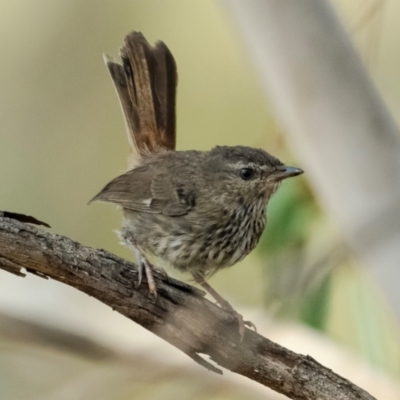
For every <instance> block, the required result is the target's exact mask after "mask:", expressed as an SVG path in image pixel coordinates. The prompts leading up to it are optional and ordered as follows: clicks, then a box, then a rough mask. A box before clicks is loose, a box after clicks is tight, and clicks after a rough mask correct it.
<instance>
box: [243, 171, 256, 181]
mask: <svg viewBox="0 0 400 400" xmlns="http://www.w3.org/2000/svg"><path fill="white" fill-rule="evenodd" d="M253 176H254V169H252V168H242V169H241V170H240V177H241V178H242V179H243V180H244V181H248V180H250V179H251V178H252V177H253Z"/></svg>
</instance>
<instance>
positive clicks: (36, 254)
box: [0, 214, 373, 400]
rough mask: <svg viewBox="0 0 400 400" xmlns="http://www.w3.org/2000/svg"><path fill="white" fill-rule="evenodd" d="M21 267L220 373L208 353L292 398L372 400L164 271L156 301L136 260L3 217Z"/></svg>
mask: <svg viewBox="0 0 400 400" xmlns="http://www.w3.org/2000/svg"><path fill="white" fill-rule="evenodd" d="M3 215H4V214H3ZM22 268H24V269H25V270H26V271H28V272H31V273H34V274H35V275H38V276H41V277H43V278H51V279H54V280H57V281H59V282H62V283H65V284H66V285H69V286H72V287H74V288H76V289H77V290H80V291H81V292H83V293H86V294H88V295H89V296H93V297H95V298H96V299H98V300H99V301H101V302H103V303H104V304H106V305H108V306H110V307H112V309H113V310H115V311H118V312H119V313H120V314H122V315H124V316H125V317H127V318H129V319H131V320H132V321H134V322H136V323H138V324H139V325H141V326H143V327H144V328H146V329H147V330H149V331H151V332H153V333H154V334H156V335H157V336H159V337H160V338H162V339H164V340H165V341H167V342H168V343H170V344H172V345H173V346H175V347H177V348H178V349H179V350H181V351H183V352H184V353H186V354H187V355H188V356H189V357H191V358H192V359H193V360H194V361H196V362H197V363H199V364H200V365H202V366H204V367H206V368H208V369H209V370H211V371H214V372H217V373H221V371H220V369H218V368H217V367H215V366H214V364H212V363H210V362H209V361H206V360H205V359H204V358H203V357H202V355H208V356H210V358H211V360H212V361H214V362H215V363H216V364H218V365H220V366H221V367H224V368H227V369H229V370H231V371H233V372H236V373H238V374H241V375H243V376H246V377H248V378H250V379H252V380H254V381H256V382H259V383H261V384H263V385H265V386H268V387H270V388H271V389H274V390H276V391H277V392H280V393H283V394H285V395H286V396H288V397H289V398H291V399H299V400H300V399H308V400H313V399H315V400H317V399H318V400H324V399H326V400H328V399H333V398H337V399H340V398H343V399H344V398H345V399H348V400H356V399H357V400H371V399H373V397H372V396H371V395H369V394H368V393H367V392H365V391H364V390H362V389H360V388H359V387H357V386H356V385H354V384H352V383H351V382H349V381H348V380H346V379H344V378H342V377H340V376H339V375H337V374H335V373H334V372H332V371H331V370H329V369H328V368H325V367H323V366H322V365H320V364H319V363H318V362H317V361H315V360H314V359H313V358H311V357H309V356H303V355H300V354H296V353H294V352H292V351H290V350H287V349H285V348H284V347H281V346H279V345H278V344H276V343H273V342H271V341H270V340H268V339H266V338H264V337H263V336H261V335H259V334H257V333H255V332H253V331H250V330H246V333H245V336H244V339H243V341H242V342H240V341H239V333H238V327H237V319H236V316H233V315H231V314H229V313H228V312H226V311H225V310H223V309H221V308H219V307H217V306H216V305H215V304H213V303H211V302H210V301H208V300H207V299H205V298H204V293H203V292H202V291H201V290H199V289H196V288H194V287H192V286H190V285H188V284H185V283H183V282H180V281H178V280H175V279H172V278H167V277H165V276H164V274H162V273H157V274H156V281H157V288H158V294H159V299H158V301H157V303H156V304H155V303H154V299H153V297H152V296H151V295H150V294H149V292H148V289H147V285H141V286H140V287H139V289H136V288H135V286H134V282H136V281H137V268H136V266H135V265H134V264H132V263H129V262H127V261H125V260H123V259H121V258H119V257H117V256H115V255H113V254H111V253H108V252H106V251H104V250H96V249H92V248H89V247H85V246H83V245H81V244H79V243H77V242H74V241H72V240H70V239H68V238H66V237H63V236H59V235H55V234H52V233H48V232H44V231H42V230H38V229H37V228H36V227H33V226H31V225H28V224H25V223H22V222H20V221H18V220H14V219H10V218H6V217H3V216H1V217H0V269H3V270H5V271H8V272H11V273H14V274H16V275H19V276H24V274H23V273H22V272H21V269H22ZM132 340H135V339H134V338H132Z"/></svg>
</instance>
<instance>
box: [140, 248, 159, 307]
mask: <svg viewBox="0 0 400 400" xmlns="http://www.w3.org/2000/svg"><path fill="white" fill-rule="evenodd" d="M137 262H138V281H137V283H136V285H135V287H136V289H137V288H138V287H139V286H140V285H141V283H142V280H143V271H144V273H145V274H146V278H147V285H148V287H149V292H150V293H151V294H152V295H153V296H154V300H155V301H157V286H156V282H155V280H154V275H153V266H152V265H151V264H150V263H149V261H148V260H147V258H146V257H144V256H141V257H139V259H138V260H137Z"/></svg>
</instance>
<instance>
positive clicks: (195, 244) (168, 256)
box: [123, 205, 266, 274]
mask: <svg viewBox="0 0 400 400" xmlns="http://www.w3.org/2000/svg"><path fill="white" fill-rule="evenodd" d="M125 216H126V217H127V220H128V221H127V222H126V223H125V224H124V227H123V230H129V231H130V233H131V234H132V235H133V236H134V237H135V240H136V241H137V244H138V245H139V246H140V247H141V248H142V250H143V251H145V252H149V253H152V254H153V255H155V256H156V257H158V258H160V259H161V260H163V261H164V262H167V263H168V264H170V265H171V266H173V267H175V268H178V269H180V270H181V271H187V272H192V273H193V272H195V271H196V270H201V271H202V272H203V273H205V274H208V273H213V272H215V271H216V270H218V269H220V268H224V267H229V266H232V265H234V264H236V263H237V262H238V261H240V260H242V259H243V258H244V257H246V256H247V255H248V254H249V253H250V252H251V251H252V250H253V249H254V248H255V246H256V245H257V243H258V241H259V239H260V237H261V234H262V232H263V230H264V227H265V222H266V220H265V206H264V205H263V206H262V207H258V208H256V207H253V208H252V207H247V208H243V209H238V210H234V211H232V212H231V214H228V215H227V216H226V218H225V219H223V220H219V221H216V220H215V219H212V218H210V219H209V220H205V219H201V218H199V219H198V221H197V222H193V221H191V220H189V219H187V218H182V217H168V216H165V215H162V214H152V215H149V214H147V215H143V214H142V213H140V212H129V213H128V214H126V215H125Z"/></svg>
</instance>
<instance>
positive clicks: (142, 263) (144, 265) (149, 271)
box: [122, 234, 157, 300]
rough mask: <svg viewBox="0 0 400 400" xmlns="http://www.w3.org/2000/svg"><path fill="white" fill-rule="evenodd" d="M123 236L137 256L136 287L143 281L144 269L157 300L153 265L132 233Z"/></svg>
mask: <svg viewBox="0 0 400 400" xmlns="http://www.w3.org/2000/svg"><path fill="white" fill-rule="evenodd" d="M122 238H123V240H124V242H125V243H126V244H127V245H128V247H129V248H130V249H131V250H132V251H133V252H134V253H135V256H136V261H137V265H138V281H137V284H136V285H135V286H136V288H138V287H139V286H140V284H141V283H142V280H143V270H144V272H145V274H146V278H147V285H148V286H149V291H150V293H151V294H152V295H153V296H154V298H155V300H157V287H156V282H155V280H154V275H153V266H152V265H151V264H150V262H149V260H148V259H147V258H146V256H145V255H144V254H143V253H142V252H141V250H140V249H139V247H138V246H137V244H136V243H135V240H134V239H133V238H132V236H131V235H126V234H125V235H123V237H122Z"/></svg>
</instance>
